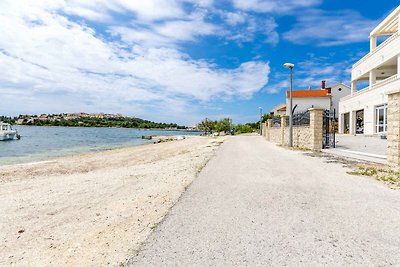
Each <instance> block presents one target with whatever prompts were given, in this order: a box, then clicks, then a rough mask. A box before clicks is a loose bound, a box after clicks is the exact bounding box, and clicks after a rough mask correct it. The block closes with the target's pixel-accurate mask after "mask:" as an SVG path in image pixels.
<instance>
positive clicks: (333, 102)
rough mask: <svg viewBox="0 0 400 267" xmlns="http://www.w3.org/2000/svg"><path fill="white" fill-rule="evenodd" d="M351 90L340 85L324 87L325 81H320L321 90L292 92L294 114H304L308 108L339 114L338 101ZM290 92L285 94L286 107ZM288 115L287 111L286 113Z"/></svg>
mask: <svg viewBox="0 0 400 267" xmlns="http://www.w3.org/2000/svg"><path fill="white" fill-rule="evenodd" d="M350 92H351V89H350V87H348V86H347V85H344V84H342V83H338V84H335V85H333V86H331V87H328V88H326V87H325V81H322V84H321V88H320V89H315V90H311V89H310V90H294V91H293V92H292V98H293V100H292V101H293V109H294V113H298V112H305V111H307V110H309V109H310V108H318V109H324V110H330V111H332V112H333V111H335V114H339V113H338V110H339V101H340V99H341V98H343V97H345V96H347V95H350ZM289 96H290V92H289V91H287V92H286V105H287V107H288V106H289V101H290V98H289ZM286 113H287V115H289V110H287V111H286Z"/></svg>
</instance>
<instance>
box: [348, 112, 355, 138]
mask: <svg viewBox="0 0 400 267" xmlns="http://www.w3.org/2000/svg"><path fill="white" fill-rule="evenodd" d="M356 121H357V118H356V111H350V112H349V128H350V129H349V134H353V135H355V134H356Z"/></svg>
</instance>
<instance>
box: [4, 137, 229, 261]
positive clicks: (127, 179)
mask: <svg viewBox="0 0 400 267" xmlns="http://www.w3.org/2000/svg"><path fill="white" fill-rule="evenodd" d="M224 140H225V138H210V137H199V136H190V137H189V138H186V139H185V140H180V141H172V142H166V143H160V144H150V145H142V146H135V147H126V148H118V149H113V150H107V151H101V152H97V153H91V154H85V155H75V156H69V157H62V158H57V159H55V160H51V161H45V162H37V163H33V164H32V163H28V164H23V165H7V166H0V194H1V195H2V203H3V204H2V206H1V207H0V212H1V213H2V214H5V216H3V217H2V218H1V219H0V229H2V230H1V231H0V235H1V236H0V239H1V240H2V241H3V244H4V245H3V248H2V250H1V251H0V265H10V264H16V265H26V264H32V265H41V266H49V265H57V266H59V265H61V266H81V265H84V266H88V265H89V266H94V265H113V266H115V265H118V264H120V263H123V262H125V260H126V259H127V258H128V257H130V256H132V255H133V254H134V253H135V251H136V250H137V249H138V248H139V246H140V244H141V243H142V242H143V241H145V240H146V238H147V236H148V235H149V234H150V233H151V231H152V229H153V228H154V227H155V226H156V225H157V223H158V222H160V221H161V220H162V218H163V217H164V216H165V215H166V214H167V212H168V211H169V209H170V208H171V207H172V206H173V205H174V203H175V202H176V201H177V200H178V198H179V197H180V195H181V194H182V193H183V192H184V191H185V189H186V188H187V186H189V185H190V183H191V182H192V181H193V180H194V179H195V178H196V177H197V174H198V173H199V171H200V170H201V169H202V168H203V167H204V166H205V164H206V163H207V162H208V160H209V159H211V157H212V156H213V155H214V154H215V151H216V150H217V148H218V147H219V145H220V144H221V143H222V142H223V141H224Z"/></svg>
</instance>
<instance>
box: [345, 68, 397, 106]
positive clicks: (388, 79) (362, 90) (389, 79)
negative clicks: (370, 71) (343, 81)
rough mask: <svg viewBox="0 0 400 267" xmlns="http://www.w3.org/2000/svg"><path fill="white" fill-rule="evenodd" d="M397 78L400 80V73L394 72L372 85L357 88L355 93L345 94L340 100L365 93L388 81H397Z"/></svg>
mask: <svg viewBox="0 0 400 267" xmlns="http://www.w3.org/2000/svg"><path fill="white" fill-rule="evenodd" d="M397 80H400V74H395V75H393V76H390V77H389V78H386V79H384V80H382V81H379V82H377V83H374V84H373V85H372V86H368V87H366V88H364V89H361V90H359V91H357V92H355V93H353V94H351V95H348V96H345V97H343V98H341V99H340V100H341V101H343V100H347V99H350V98H352V97H354V96H358V95H361V94H364V93H367V92H369V91H372V90H374V89H377V88H379V87H382V86H385V85H387V84H389V83H392V82H394V81H397Z"/></svg>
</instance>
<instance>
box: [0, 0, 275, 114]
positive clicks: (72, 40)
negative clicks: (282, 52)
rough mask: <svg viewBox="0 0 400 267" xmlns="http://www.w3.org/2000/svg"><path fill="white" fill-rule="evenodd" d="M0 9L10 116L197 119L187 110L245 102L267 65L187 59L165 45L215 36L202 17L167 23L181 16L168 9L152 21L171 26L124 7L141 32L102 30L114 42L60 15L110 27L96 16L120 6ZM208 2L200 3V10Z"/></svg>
mask: <svg viewBox="0 0 400 267" xmlns="http://www.w3.org/2000/svg"><path fill="white" fill-rule="evenodd" d="M5 2H7V3H5ZM5 2H3V3H2V4H0V24H1V25H12V27H0V68H1V69H2V70H3V72H2V75H1V76H0V85H1V86H0V94H1V95H2V98H1V99H0V107H5V106H7V105H5V103H4V102H3V101H8V102H13V108H14V109H15V112H17V110H18V109H19V110H21V111H22V110H24V111H25V112H36V113H40V112H63V111H78V110H71V108H77V109H79V110H81V111H105V112H126V113H127V114H134V115H138V114H142V115H146V112H147V111H146V110H148V109H150V108H151V109H152V116H156V115H159V116H158V118H166V120H169V121H170V120H174V118H178V119H182V118H183V117H184V115H185V114H186V115H187V117H188V118H194V117H196V116H198V115H196V114H193V113H192V111H191V110H196V109H195V108H193V106H189V105H192V104H193V103H196V101H197V102H199V101H200V102H202V101H209V100H210V99H214V98H221V99H232V98H249V97H251V96H252V95H253V94H254V93H256V92H258V91H259V90H260V89H261V88H262V87H263V86H264V85H265V84H266V83H267V82H268V75H269V64H268V63H263V62H258V61H250V62H245V63H242V64H240V65H239V66H237V67H236V68H232V69H226V68H221V67H219V66H217V65H215V64H212V63H210V62H208V61H205V60H199V59H197V60H194V59H192V58H191V57H190V56H189V55H187V54H185V53H183V52H181V51H180V50H179V48H178V47H175V46H169V45H168V43H174V42H180V41H195V40H196V38H197V37H198V36H202V35H209V34H213V32H215V31H216V28H215V26H213V25H212V24H209V23H207V22H205V21H204V14H203V13H199V12H194V13H190V14H187V16H186V18H184V19H179V18H175V16H178V17H179V16H180V14H181V13H180V12H184V10H183V9H181V10H176V9H175V7H176V6H175V4H172V7H171V8H170V11H169V12H170V13H168V12H166V13H165V14H163V15H162V14H161V15H160V16H161V17H163V18H169V16H168V15H167V13H168V14H173V16H172V15H171V16H172V17H174V19H168V20H167V21H163V22H154V23H150V22H148V21H149V20H156V18H155V17H154V18H151V16H150V15H148V14H147V13H145V11H141V10H142V9H141V8H142V6H137V5H135V4H132V3H131V6H130V10H135V12H136V13H137V14H138V17H142V18H143V20H144V21H143V22H142V23H143V24H144V25H147V26H143V27H142V28H140V30H138V29H137V28H134V27H129V25H124V26H119V27H115V26H114V27H110V31H112V32H113V33H114V34H117V35H118V36H121V38H122V41H119V40H116V38H112V39H110V38H107V37H105V36H103V35H100V34H99V33H97V32H96V31H95V30H94V29H93V28H91V27H89V26H87V25H84V24H81V23H78V22H75V21H72V20H71V19H70V18H68V17H67V16H65V15H63V13H62V12H61V11H64V12H67V11H68V12H70V13H71V12H73V13H74V14H75V15H79V16H84V17H85V16H86V17H87V18H88V19H89V17H90V19H101V20H102V21H110V19H111V18H110V16H111V15H110V13H108V12H105V11H104V10H112V11H113V12H116V11H118V10H119V9H118V8H120V6H122V4H126V6H128V1H126V2H125V1H122V0H121V1H115V2H109V4H105V3H106V2H105V1H96V3H97V4H96V5H95V4H93V3H94V2H93V3H87V4H81V5H78V4H77V3H78V2H77V1H75V2H74V1H61V0H59V1H56V0H54V1H44V0H43V1H37V2H35V3H34V4H32V5H26V3H25V1H22V0H21V1H11V0H10V1H5ZM129 2H132V1H129ZM158 2H160V1H158ZM158 2H157V1H152V3H158ZM173 2H174V3H178V2H177V1H173ZM70 3H71V4H70ZM107 3H108V2H107ZM160 3H161V2H160ZM211 3H212V2H211V1H203V2H202V3H201V5H202V6H205V5H209V4H211ZM74 4H75V5H74ZM100 4H104V6H102V5H100ZM92 5H93V6H95V8H94V7H93V6H92ZM78 7H79V8H80V9H79V10H78V9H76V8H78ZM166 10H167V8H166ZM91 12H92V13H91ZM139 14H140V15H139ZM112 20H114V19H112ZM135 22H137V20H135ZM110 23H111V22H110ZM105 25H114V24H112V23H111V24H105ZM106 27H107V26H106ZM214 34H217V33H216V32H215V33H214ZM157 42H161V43H163V42H164V46H157V45H154V44H155V43H157ZM18 95H22V96H24V97H18ZM17 107H18V109H17ZM154 110H157V111H156V112H155V111H154ZM0 111H1V112H4V110H0ZM191 113H192V114H191ZM148 114H149V112H148V113H147V117H148V116H149V115H148ZM166 114H168V115H169V116H170V118H169V119H168V118H167V115H166ZM152 118H153V119H157V118H155V117H152ZM182 120H183V119H182ZM184 122H187V121H184Z"/></svg>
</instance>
